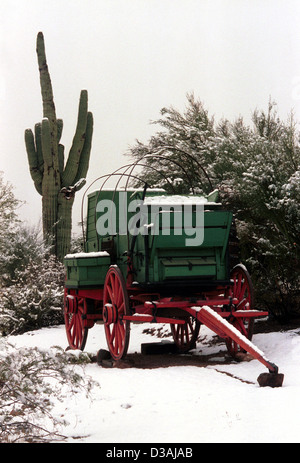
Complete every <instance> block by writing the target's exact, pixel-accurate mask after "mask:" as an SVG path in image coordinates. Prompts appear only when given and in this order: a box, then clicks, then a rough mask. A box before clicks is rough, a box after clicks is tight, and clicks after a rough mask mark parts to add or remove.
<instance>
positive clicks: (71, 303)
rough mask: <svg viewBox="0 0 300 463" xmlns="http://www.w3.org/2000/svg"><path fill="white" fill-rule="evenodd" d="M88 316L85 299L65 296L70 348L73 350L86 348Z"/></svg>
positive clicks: (66, 325) (65, 313)
mask: <svg viewBox="0 0 300 463" xmlns="http://www.w3.org/2000/svg"><path fill="white" fill-rule="evenodd" d="M86 314H87V302H86V299H85V298H82V297H79V298H78V297H76V296H72V295H67V294H65V301H64V318H65V328H66V333H67V338H68V342H69V347H70V348H71V349H80V350H83V349H84V348H85V344H86V340H87V335H88V328H87V327H86V326H84V319H85V317H86Z"/></svg>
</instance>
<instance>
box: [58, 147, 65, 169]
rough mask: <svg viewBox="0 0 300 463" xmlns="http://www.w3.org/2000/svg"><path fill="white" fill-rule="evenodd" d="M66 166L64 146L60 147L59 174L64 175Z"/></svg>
mask: <svg viewBox="0 0 300 463" xmlns="http://www.w3.org/2000/svg"><path fill="white" fill-rule="evenodd" d="M64 166H65V147H64V145H61V144H59V145H58V167H59V173H60V175H62V173H63V171H64Z"/></svg>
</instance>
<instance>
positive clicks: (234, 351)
mask: <svg viewBox="0 0 300 463" xmlns="http://www.w3.org/2000/svg"><path fill="white" fill-rule="evenodd" d="M230 279H231V280H232V281H233V286H232V287H231V288H230V290H229V296H231V297H232V300H233V304H234V310H251V309H252V307H253V305H254V296H253V285H252V281H251V277H250V275H249V273H248V271H247V269H246V268H245V267H244V266H243V265H240V264H238V265H236V266H235V267H234V268H233V269H232V271H231V274H230ZM229 321H230V322H231V323H232V325H233V326H234V327H235V328H236V329H237V330H239V331H240V332H241V333H242V334H243V335H244V336H245V337H246V338H247V339H249V340H251V339H252V335H253V325H254V319H253V318H249V317H248V318H247V317H239V318H234V319H233V320H229ZM226 346H227V350H228V352H229V353H230V354H231V355H232V357H234V358H237V357H238V354H239V353H244V352H245V351H244V349H242V348H241V346H240V345H239V344H237V343H236V342H235V341H233V340H232V339H230V338H229V339H227V340H226Z"/></svg>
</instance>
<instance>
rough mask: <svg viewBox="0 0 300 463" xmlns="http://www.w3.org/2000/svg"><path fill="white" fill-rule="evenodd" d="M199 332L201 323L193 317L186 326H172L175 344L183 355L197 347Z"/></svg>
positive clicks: (187, 321)
mask: <svg viewBox="0 0 300 463" xmlns="http://www.w3.org/2000/svg"><path fill="white" fill-rule="evenodd" d="M199 330H200V323H199V321H198V320H196V319H194V318H193V317H189V318H188V320H186V322H185V324H184V325H181V324H172V325H171V332H172V336H173V339H174V342H175V344H176V346H177V348H178V350H179V352H180V353H181V354H184V353H186V352H188V351H189V350H191V349H193V348H194V347H195V344H196V340H197V337H198V334H199Z"/></svg>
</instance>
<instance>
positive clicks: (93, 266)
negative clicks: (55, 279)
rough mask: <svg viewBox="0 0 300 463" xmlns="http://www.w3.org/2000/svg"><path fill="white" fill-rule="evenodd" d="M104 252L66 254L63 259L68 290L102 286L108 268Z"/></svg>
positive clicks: (107, 256)
mask: <svg viewBox="0 0 300 463" xmlns="http://www.w3.org/2000/svg"><path fill="white" fill-rule="evenodd" d="M110 263H111V259H110V255H109V254H108V253H107V252H106V251H100V252H89V253H85V252H79V253H75V254H67V255H66V256H65V259H64V264H65V268H66V283H65V284H66V286H67V287H68V288H79V287H85V288H87V287H92V286H97V287H99V286H102V285H103V284H104V280H105V276H106V273H107V270H108V268H109V266H110Z"/></svg>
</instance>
